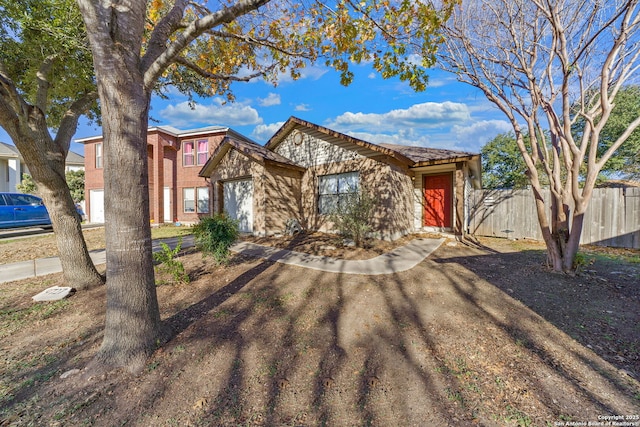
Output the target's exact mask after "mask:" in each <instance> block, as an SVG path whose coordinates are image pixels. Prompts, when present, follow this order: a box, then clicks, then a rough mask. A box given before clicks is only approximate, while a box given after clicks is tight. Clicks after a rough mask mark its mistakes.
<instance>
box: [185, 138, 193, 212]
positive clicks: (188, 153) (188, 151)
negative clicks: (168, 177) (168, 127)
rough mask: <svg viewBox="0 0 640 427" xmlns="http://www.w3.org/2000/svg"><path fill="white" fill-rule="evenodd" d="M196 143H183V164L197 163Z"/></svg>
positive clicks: (191, 164)
mask: <svg viewBox="0 0 640 427" xmlns="http://www.w3.org/2000/svg"><path fill="white" fill-rule="evenodd" d="M194 144H195V143H194V142H193V141H185V142H183V143H182V165H183V166H194V165H195V164H196V163H195V150H194ZM185 212H186V211H185Z"/></svg>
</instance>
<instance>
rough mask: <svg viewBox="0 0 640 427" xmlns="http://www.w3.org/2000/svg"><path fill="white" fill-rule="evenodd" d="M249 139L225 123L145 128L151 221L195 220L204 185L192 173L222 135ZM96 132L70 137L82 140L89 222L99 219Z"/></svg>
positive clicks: (204, 210)
mask: <svg viewBox="0 0 640 427" xmlns="http://www.w3.org/2000/svg"><path fill="white" fill-rule="evenodd" d="M227 136H230V137H233V138H234V139H240V140H245V141H251V140H250V139H248V138H247V137H245V136H243V135H241V134H239V133H237V132H235V131H234V130H232V129H230V128H228V127H221V126H209V127H205V128H199V129H190V130H180V129H176V128H174V127H171V126H157V127H152V128H149V129H148V133H147V155H148V159H149V200H150V211H151V220H152V221H153V222H154V223H156V224H160V223H171V222H175V221H179V222H182V223H193V222H197V220H198V218H199V216H201V215H208V214H209V212H210V210H211V207H210V200H211V197H210V194H211V190H210V186H209V184H208V182H207V181H206V180H205V178H202V177H199V176H198V173H199V172H200V169H201V168H202V166H203V165H204V164H205V163H206V162H207V160H208V159H209V157H210V154H211V153H212V152H213V151H214V150H215V149H216V148H217V147H218V145H219V144H220V143H221V142H222V140H223V139H224V138H225V137H227ZM102 140H103V138H102V136H95V137H89V138H83V139H79V140H76V142H78V143H81V144H84V146H85V150H84V162H85V198H86V214H87V218H88V219H89V222H93V223H102V222H104V176H103V166H104V160H103V159H104V158H103V148H102V147H103V145H102Z"/></svg>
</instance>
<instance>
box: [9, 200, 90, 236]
mask: <svg viewBox="0 0 640 427" xmlns="http://www.w3.org/2000/svg"><path fill="white" fill-rule="evenodd" d="M76 209H77V208H76ZM78 215H79V216H80V214H78ZM18 227H42V228H51V227H52V226H51V218H49V212H47V208H46V207H45V206H44V203H43V202H42V199H41V198H40V197H36V196H33V195H31V194H22V193H0V229H3V228H18Z"/></svg>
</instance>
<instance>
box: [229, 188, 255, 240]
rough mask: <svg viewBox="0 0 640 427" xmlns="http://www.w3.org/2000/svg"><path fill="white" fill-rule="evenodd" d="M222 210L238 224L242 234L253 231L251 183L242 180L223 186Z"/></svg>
mask: <svg viewBox="0 0 640 427" xmlns="http://www.w3.org/2000/svg"><path fill="white" fill-rule="evenodd" d="M222 188H223V209H224V211H225V212H226V213H227V215H229V217H230V218H233V219H236V220H238V222H239V229H240V231H241V232H243V233H250V232H252V231H253V181H252V180H251V179H243V180H238V181H229V182H225V183H224V184H223V187H222Z"/></svg>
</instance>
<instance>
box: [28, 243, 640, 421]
mask: <svg viewBox="0 0 640 427" xmlns="http://www.w3.org/2000/svg"><path fill="white" fill-rule="evenodd" d="M530 255H533V258H532V261H531V262H524V261H523V260H522V259H520V258H518V257H517V256H516V255H512V254H499V253H491V254H488V253H487V252H485V251H482V250H479V249H474V250H471V249H467V248H463V247H460V246H459V247H456V248H450V247H446V246H445V247H441V248H440V249H438V250H437V251H436V252H435V253H434V254H433V255H432V256H431V257H430V259H427V260H426V261H424V262H422V263H421V264H419V265H418V266H417V267H415V268H414V269H412V270H410V271H407V272H402V273H397V274H392V275H380V276H364V275H348V274H333V273H324V272H320V271H314V270H308V269H304V268H299V267H292V266H287V265H282V264H280V263H273V262H266V261H260V260H245V261H244V263H243V264H236V265H234V266H232V267H230V268H228V269H216V270H208V269H207V268H206V267H198V268H202V272H201V273H202V274H201V275H200V276H199V278H198V280H197V281H195V282H194V283H192V284H190V285H187V287H185V288H184V289H183V290H184V291H188V290H189V289H192V291H193V292H194V293H197V294H198V295H202V296H201V297H199V298H195V299H194V301H195V302H193V303H190V304H189V306H187V307H184V308H178V309H175V310H173V311H172V312H170V313H169V314H168V316H166V320H165V322H166V323H167V324H168V325H170V326H171V327H172V329H173V332H174V334H173V338H172V339H171V340H170V341H169V342H168V343H166V344H165V345H164V346H162V347H161V348H159V349H158V351H157V352H156V353H155V354H154V355H153V356H152V357H151V358H150V359H149V361H148V365H147V369H146V370H145V371H144V372H142V373H141V374H140V375H139V376H136V377H133V376H130V375H128V374H125V373H122V372H116V373H112V374H109V375H108V376H107V377H106V378H102V379H99V380H97V381H93V382H91V383H89V384H87V383H84V384H74V383H73V380H72V379H69V380H66V381H57V382H56V383H57V384H44V385H41V386H40V387H38V389H37V391H38V392H41V393H40V398H39V400H38V405H39V407H38V408H35V409H34V410H33V411H31V412H30V413H29V415H22V414H21V415H20V416H21V417H22V416H24V417H25V419H24V421H28V420H34V419H36V420H37V419H51V418H52V417H53V416H55V415H56V414H58V420H59V421H60V422H61V423H62V424H64V425H81V424H83V423H84V424H91V425H98V426H99V425H105V426H106V425H117V424H132V425H245V424H256V425H344V424H348V425H351V424H354V425H392V424H393V423H396V424H401V425H436V426H438V425H451V426H454V425H471V424H472V423H476V424H480V425H496V424H497V425H502V424H509V423H513V422H514V420H520V421H522V423H525V425H526V423H527V422H528V423H529V425H544V424H545V423H546V422H553V421H558V420H562V419H566V417H573V418H572V419H574V420H583V419H584V420H586V419H588V418H584V417H586V416H587V415H589V416H596V415H597V414H616V413H620V411H621V410H624V409H625V408H629V407H630V405H631V406H633V398H632V397H629V390H631V389H632V387H631V386H630V385H629V384H624V383H623V382H621V380H620V378H621V377H620V376H619V375H617V374H616V372H615V371H612V370H611V369H610V367H609V366H608V365H606V364H604V363H602V362H599V361H598V359H597V357H595V356H594V355H593V354H591V353H590V352H589V351H588V350H585V349H584V348H582V347H581V346H579V345H577V344H576V343H575V342H573V341H572V340H570V339H569V338H568V336H566V335H565V334H563V333H562V332H559V331H557V330H556V329H554V328H552V327H550V326H549V325H548V324H547V323H546V322H545V321H544V319H542V318H541V317H539V316H538V315H536V314H535V313H533V312H531V311H530V310H528V309H527V308H526V307H525V306H523V305H522V304H521V303H519V302H518V301H516V300H514V299H513V298H510V297H509V296H508V295H513V294H514V292H511V291H509V289H511V290H512V291H513V290H514V289H513V283H512V282H513V281H514V280H516V279H517V280H522V281H523V285H522V286H525V285H526V284H527V282H531V281H532V280H533V279H532V278H540V277H542V276H541V270H540V262H541V261H540V260H541V257H542V255H541V254H540V253H537V254H530ZM551 277H556V276H555V275H554V276H551ZM560 277H562V276H560ZM544 280H545V281H546V280H547V279H546V276H545V279H544ZM189 286H190V287H191V288H189ZM557 286H560V285H555V286H554V288H555V287H557ZM501 287H504V288H505V291H502V290H500V288H501ZM170 297H171V295H170V293H166V295H165V298H168V299H167V300H166V301H165V304H166V303H169V302H170ZM161 303H162V302H161ZM543 304H544V301H543ZM64 357H66V356H64ZM68 362H69V361H67V363H68ZM616 399H617V401H616ZM629 402H631V403H629ZM636 406H637V403H636ZM585 414H586V415H585ZM29 417H31V418H29ZM562 417H565V418H562ZM579 417H583V418H579ZM595 419H596V418H593V420H595Z"/></svg>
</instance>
